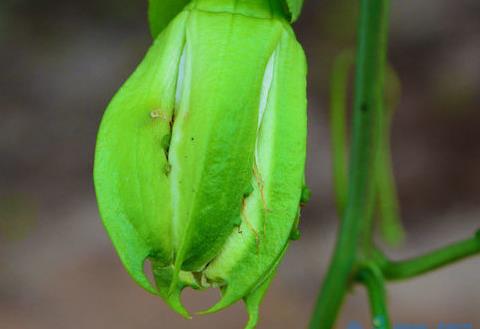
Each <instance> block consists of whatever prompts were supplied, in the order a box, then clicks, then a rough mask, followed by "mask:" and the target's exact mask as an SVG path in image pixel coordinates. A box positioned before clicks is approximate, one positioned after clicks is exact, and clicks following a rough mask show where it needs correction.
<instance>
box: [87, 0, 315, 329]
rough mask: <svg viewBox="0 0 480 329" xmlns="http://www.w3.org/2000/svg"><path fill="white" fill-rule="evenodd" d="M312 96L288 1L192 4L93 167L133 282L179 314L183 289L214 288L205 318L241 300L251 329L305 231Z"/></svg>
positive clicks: (160, 44)
mask: <svg viewBox="0 0 480 329" xmlns="http://www.w3.org/2000/svg"><path fill="white" fill-rule="evenodd" d="M305 93H306V62H305V56H304V53H303V50H302V48H301V46H300V45H299V44H298V42H297V41H296V39H295V36H294V33H293V31H292V29H291V27H290V25H289V23H288V22H287V20H286V18H285V14H284V12H283V8H282V5H281V4H280V3H279V4H278V5H277V4H275V2H274V1H268V0H258V1H252V0H249V1H238V0H237V1H234V0H221V1H219V0H198V1H194V2H192V3H190V4H189V5H188V6H187V7H186V8H185V9H184V10H183V11H182V12H181V13H180V14H178V15H177V16H176V17H175V18H174V19H173V20H172V21H171V22H170V23H169V24H168V26H167V27H166V28H165V29H164V30H163V31H162V32H161V33H160V34H159V35H158V37H157V38H156V40H155V42H154V44H153V46H152V47H151V49H150V50H149V51H148V53H147V55H146V57H145V59H144V60H143V62H142V63H141V64H140V66H139V67H138V68H137V70H136V71H135V72H134V73H133V75H132V76H131V77H130V78H129V79H128V81H127V82H126V83H125V85H124V86H123V87H122V88H121V89H120V91H119V92H118V93H117V95H116V96H115V97H114V99H113V100H112V102H111V104H110V105H109V107H108V108H107V111H106V113H105V115H104V118H103V120H102V123H101V127H100V131H99V134H98V141H97V148H96V154H95V170H94V176H95V188H96V193H97V199H98V204H99V208H100V213H101V217H102V219H103V223H104V225H105V227H106V229H107V231H108V233H109V235H110V238H111V240H112V241H113V244H114V245H115V248H116V250H117V252H118V254H119V255H120V258H121V260H122V262H123V264H124V266H125V267H126V269H127V271H128V272H129V273H130V275H131V276H132V277H133V278H134V279H135V281H136V282H137V283H138V284H140V285H141V286H142V287H144V288H145V289H146V290H148V291H150V292H152V293H155V294H158V295H160V296H161V297H162V298H163V299H164V300H165V301H166V302H167V303H168V304H169V305H170V306H171V307H172V308H173V309H175V310H176V311H177V312H179V313H180V314H182V315H184V316H186V317H188V316H189V314H188V312H187V311H186V309H185V308H184V307H183V305H182V303H181V301H180V294H181V291H182V289H184V288H185V287H192V288H195V289H202V288H208V287H219V288H220V289H221V291H222V297H221V299H220V300H219V301H218V303H217V304H215V305H214V306H213V307H211V308H210V309H209V310H207V311H205V313H207V312H214V311H218V310H220V309H223V308H225V307H227V306H229V305H231V304H233V303H234V302H236V301H238V300H240V299H243V300H244V301H245V302H246V304H247V309H248V312H249V316H250V320H249V324H248V325H247V327H248V328H253V327H255V323H256V320H257V317H258V307H259V304H260V301H261V299H262V297H263V295H264V293H265V291H266V289H267V287H268V285H269V283H270V281H271V279H272V277H273V275H274V273H275V270H276V268H277V266H278V264H279V262H280V260H281V258H282V256H283V254H284V252H285V250H286V248H287V246H288V244H289V240H290V239H291V238H292V237H295V236H296V235H298V234H297V224H298V217H299V206H300V203H301V202H304V201H305V200H302V190H303V182H304V165H305V153H306V95H305ZM303 194H304V195H305V193H303ZM146 260H150V261H151V264H152V269H153V275H154V278H155V283H156V287H154V286H153V285H152V284H151V283H150V281H149V280H148V278H147V276H146V274H145V272H144V262H145V261H146Z"/></svg>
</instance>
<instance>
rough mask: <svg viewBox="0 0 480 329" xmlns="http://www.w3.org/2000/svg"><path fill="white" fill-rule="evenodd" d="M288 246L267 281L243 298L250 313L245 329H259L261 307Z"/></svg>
mask: <svg viewBox="0 0 480 329" xmlns="http://www.w3.org/2000/svg"><path fill="white" fill-rule="evenodd" d="M287 247H288V245H286V247H285V248H284V249H283V251H282V254H281V255H280V257H279V258H278V260H277V263H276V264H275V266H274V267H273V269H272V270H271V272H270V273H269V274H268V275H267V276H266V278H265V280H264V281H263V282H262V283H260V284H259V285H258V286H257V287H256V288H254V289H253V290H252V292H250V293H249V294H248V295H247V296H245V297H244V298H243V301H244V303H245V306H246V307H247V313H248V322H247V324H246V325H245V329H254V328H256V327H257V323H258V319H259V313H260V312H259V311H260V305H261V304H262V301H263V298H264V297H265V294H266V293H267V290H268V288H269V287H270V284H271V283H272V281H273V279H274V278H275V275H276V274H277V270H278V266H279V264H280V261H281V260H282V258H283V256H284V255H285V252H286V251H287Z"/></svg>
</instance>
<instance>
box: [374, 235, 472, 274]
mask: <svg viewBox="0 0 480 329" xmlns="http://www.w3.org/2000/svg"><path fill="white" fill-rule="evenodd" d="M478 253H480V234H479V233H477V234H476V235H475V236H474V237H472V238H470V239H466V240H463V241H460V242H456V243H453V244H451V245H448V246H445V247H443V248H440V249H438V250H434V251H432V252H429V253H427V254H425V255H422V256H419V257H415V258H412V259H407V260H403V261H390V260H387V259H383V261H382V263H383V264H382V270H383V273H384V275H385V278H386V279H388V280H401V279H407V278H411V277H414V276H417V275H420V274H424V273H427V272H430V271H433V270H435V269H437V268H439V267H442V266H444V265H447V264H451V263H454V262H457V261H460V260H462V259H465V258H467V257H470V256H473V255H475V254H478Z"/></svg>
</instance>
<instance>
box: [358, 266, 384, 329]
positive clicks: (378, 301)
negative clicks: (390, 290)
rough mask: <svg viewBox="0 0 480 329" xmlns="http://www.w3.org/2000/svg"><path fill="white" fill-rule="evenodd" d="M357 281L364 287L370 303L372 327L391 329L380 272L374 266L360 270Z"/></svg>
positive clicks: (382, 278)
mask: <svg viewBox="0 0 480 329" xmlns="http://www.w3.org/2000/svg"><path fill="white" fill-rule="evenodd" d="M358 280H359V281H360V282H362V283H363V284H364V285H365V288H366V289H367V293H368V299H369V301H370V309H371V313H372V322H373V327H374V328H376V329H391V328H392V325H391V322H390V317H389V315H388V309H387V293H386V290H385V280H384V277H383V273H382V271H381V270H380V269H379V268H378V266H377V265H375V264H369V265H367V266H365V267H364V268H362V269H361V270H360V271H359V274H358Z"/></svg>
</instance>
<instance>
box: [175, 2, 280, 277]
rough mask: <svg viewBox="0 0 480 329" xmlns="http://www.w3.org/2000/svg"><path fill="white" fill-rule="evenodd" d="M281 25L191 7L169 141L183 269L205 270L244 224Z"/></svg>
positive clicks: (179, 263)
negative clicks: (264, 93) (266, 82)
mask: <svg viewBox="0 0 480 329" xmlns="http://www.w3.org/2000/svg"><path fill="white" fill-rule="evenodd" d="M226 26H228V27H229V28H228V32H226V31H225V27H226ZM281 31H282V24H281V23H280V22H278V21H274V20H266V19H261V20H260V19H255V18H250V17H245V16H243V15H234V14H222V15H219V14H216V13H211V12H205V11H196V10H192V11H191V12H190V16H189V21H188V24H187V35H186V50H185V75H184V78H183V87H181V90H182V91H183V92H182V93H181V95H180V97H179V98H180V104H179V109H178V111H177V112H176V116H175V123H174V127H173V135H172V142H171V145H170V161H171V164H172V172H171V179H172V184H173V189H172V190H173V191H175V192H174V195H173V197H174V204H175V211H174V219H173V222H174V232H175V236H176V241H178V244H177V247H178V250H177V251H178V252H177V254H176V259H175V267H176V272H177V273H179V272H180V271H181V270H184V271H195V272H197V271H202V270H203V268H204V266H205V265H206V264H207V263H208V262H210V261H211V260H212V259H213V258H215V256H216V255H217V254H218V253H219V252H220V250H221V249H222V248H223V245H224V243H225V241H226V239H227V238H228V236H229V235H231V233H232V232H233V231H234V230H235V226H238V223H239V218H240V216H241V207H242V200H243V197H244V194H245V193H246V191H248V190H249V189H250V188H251V177H252V167H253V160H254V149H255V141H256V134H257V124H258V104H259V103H260V91H261V86H262V75H263V72H264V71H265V67H266V65H267V62H268V59H269V57H270V55H271V54H272V53H273V51H274V49H275V46H276V44H277V43H278V40H279V38H280V35H281ZM212 45H214V46H212ZM239 77H241V79H239ZM212 95H215V96H214V97H212ZM172 285H173V286H175V279H174V281H173V283H172Z"/></svg>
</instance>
